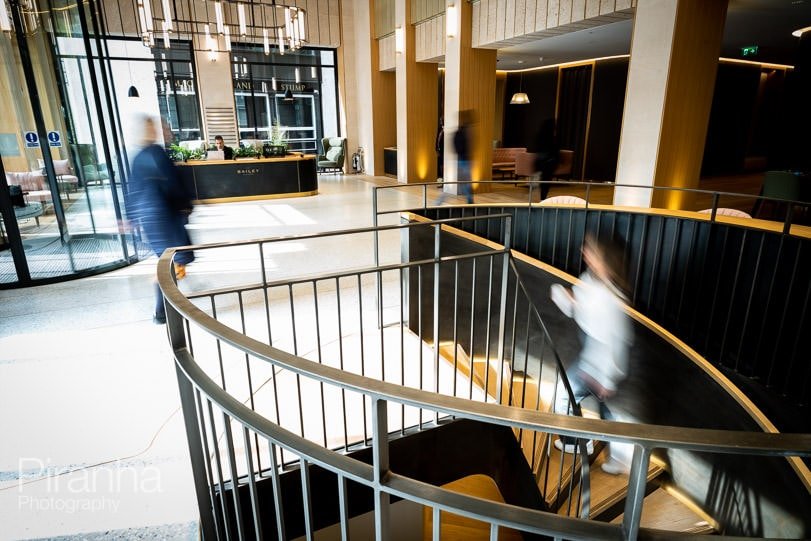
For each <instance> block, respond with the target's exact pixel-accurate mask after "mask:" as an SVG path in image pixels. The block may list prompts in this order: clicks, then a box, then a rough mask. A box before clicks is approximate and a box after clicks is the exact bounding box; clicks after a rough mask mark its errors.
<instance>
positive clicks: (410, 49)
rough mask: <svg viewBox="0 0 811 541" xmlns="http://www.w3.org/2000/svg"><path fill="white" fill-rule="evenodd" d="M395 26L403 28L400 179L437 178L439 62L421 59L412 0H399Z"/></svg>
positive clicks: (399, 86)
mask: <svg viewBox="0 0 811 541" xmlns="http://www.w3.org/2000/svg"><path fill="white" fill-rule="evenodd" d="M394 26H395V28H399V29H401V30H402V32H403V44H404V47H403V51H402V52H399V53H397V56H396V59H395V66H396V70H397V180H398V181H399V182H426V181H429V180H436V151H435V144H436V126H437V119H438V116H439V113H438V99H439V94H438V93H439V80H438V77H437V66H436V64H431V63H427V62H417V56H416V43H415V40H414V35H415V31H414V25H413V24H412V21H411V0H395V4H394ZM397 32H399V30H397Z"/></svg>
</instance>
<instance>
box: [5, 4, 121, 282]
mask: <svg viewBox="0 0 811 541" xmlns="http://www.w3.org/2000/svg"><path fill="white" fill-rule="evenodd" d="M0 1H2V0H0ZM5 5H6V4H4V7H5ZM36 5H37V4H36V3H33V2H31V3H27V2H21V3H19V4H17V3H14V4H13V5H11V6H9V10H10V13H9V21H8V26H9V28H8V29H6V28H3V30H6V31H4V32H0V73H2V76H0V160H2V172H3V173H4V176H5V179H4V180H5V182H4V183H2V184H0V192H2V193H0V210H1V211H2V219H3V222H2V226H0V239H2V240H0V287H4V286H8V285H9V284H11V285H31V284H35V283H37V282H41V281H55V280H60V279H65V278H66V277H70V276H73V275H82V274H85V273H88V272H90V271H93V270H103V269H106V268H111V267H113V266H120V265H123V264H125V263H127V262H131V261H133V258H134V254H135V249H134V248H135V247H134V246H133V242H132V239H131V238H129V235H125V234H124V232H123V228H122V225H121V224H122V211H121V209H122V207H123V205H122V202H123V191H122V187H121V184H120V183H119V182H116V180H117V178H123V176H124V174H123V169H122V164H121V163H118V161H117V159H116V158H117V157H118V156H120V155H122V153H120V152H115V151H114V149H115V148H117V142H116V132H115V129H114V126H116V125H117V124H116V122H117V120H116V119H115V118H113V116H114V114H113V113H112V111H113V108H112V107H111V101H110V100H111V98H112V93H111V92H110V91H109V90H108V89H109V88H111V87H110V86H109V84H108V81H109V80H110V77H109V73H105V69H106V65H105V64H104V62H103V61H102V60H101V59H100V58H101V56H102V55H101V54H100V50H101V49H102V47H103V44H102V42H101V41H100V40H98V39H96V37H95V35H96V32H93V30H92V28H91V26H90V21H92V18H91V17H89V12H88V10H89V9H91V8H90V6H89V5H88V4H85V3H81V2H79V3H75V2H74V3H70V4H68V3H66V2H65V1H61V2H60V1H59V0H56V1H55V2H53V3H50V4H49V6H52V7H51V9H52V10H54V11H46V10H37V9H36ZM57 8H58V11H56V10H57ZM51 13H58V14H59V17H52V16H51ZM91 38H92V39H91ZM119 172H120V173H121V174H119V175H118V177H117V173H119ZM6 203H10V204H6ZM4 247H5V249H3V248H4Z"/></svg>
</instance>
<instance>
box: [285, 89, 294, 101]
mask: <svg viewBox="0 0 811 541" xmlns="http://www.w3.org/2000/svg"><path fill="white" fill-rule="evenodd" d="M284 101H293V92H292V91H291V90H290V89H289V88H288V89H287V90H285V91H284Z"/></svg>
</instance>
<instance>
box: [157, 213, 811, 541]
mask: <svg viewBox="0 0 811 541" xmlns="http://www.w3.org/2000/svg"><path fill="white" fill-rule="evenodd" d="M469 221H471V218H454V219H447V220H437V221H432V222H428V223H406V224H400V225H394V226H386V227H374V228H365V229H357V230H348V231H337V232H330V233H323V234H316V235H303V236H298V237H292V238H280V239H265V240H254V241H244V242H230V243H219V244H212V245H205V246H196V247H194V250H195V251H196V253H197V255H198V263H195V265H199V267H198V269H199V270H196V271H195V272H199V271H202V272H205V269H206V265H207V264H208V263H210V262H213V261H217V259H216V257H213V256H211V255H210V254H213V253H217V252H218V251H223V252H226V253H229V254H230V253H238V254H239V258H240V259H239V260H240V265H241V267H242V268H244V269H245V272H244V273H243V275H239V276H237V277H236V278H235V279H230V277H229V279H227V280H226V279H224V278H223V280H222V281H221V282H220V281H218V279H219V278H220V277H219V276H217V274H216V272H214V273H212V279H211V283H207V284H206V288H205V289H199V290H193V287H192V288H191V289H192V290H189V288H190V286H184V289H185V290H184V291H181V289H180V288H178V286H177V283H176V281H175V279H174V276H173V267H172V259H173V257H174V255H175V254H176V253H177V252H178V251H179V250H168V251H167V252H166V253H165V254H164V255H163V256H162V257H161V259H160V262H159V265H158V279H159V283H160V286H161V289H162V290H163V292H164V295H165V297H166V302H167V322H168V325H167V329H168V336H169V341H170V343H171V347H172V350H173V352H174V356H175V362H176V367H177V376H178V384H179V389H180V395H181V402H182V406H183V414H184V419H185V424H186V432H187V437H188V441H189V449H190V456H191V462H192V468H193V474H194V481H195V487H196V493H197V499H198V506H199V509H200V519H201V529H202V532H203V536H204V538H205V539H214V538H216V539H232V538H238V539H251V538H256V539H263V538H266V537H268V538H274V537H275V538H277V539H290V538H293V537H296V536H297V535H298V534H301V535H303V536H304V537H306V538H307V539H312V538H313V537H314V532H315V531H316V530H317V529H319V528H320V527H321V526H323V525H324V521H325V520H326V519H325V518H324V517H323V514H324V509H323V506H324V505H326V504H325V503H324V501H323V500H324V498H327V499H329V500H330V501H334V502H333V503H334V508H335V514H334V515H331V516H332V518H331V519H330V520H332V523H334V524H335V525H337V528H338V530H339V535H340V537H341V538H342V539H348V538H349V535H350V530H351V526H352V523H353V520H357V518H353V517H355V515H354V514H353V512H352V511H351V508H352V506H353V500H354V499H355V498H356V497H357V494H358V491H359V490H361V489H362V490H366V491H368V495H370V497H369V498H368V499H369V501H370V502H371V503H370V505H371V510H372V511H373V513H372V516H373V524H374V530H375V538H376V539H379V540H383V539H390V538H391V529H392V528H399V527H402V525H399V524H395V521H396V516H393V511H392V507H393V506H394V505H398V504H394V503H393V499H398V500H404V501H406V502H413V503H414V504H417V505H422V506H426V507H427V508H430V509H431V513H432V517H433V526H434V527H433V538H434V539H438V538H439V536H440V533H441V516H442V515H441V514H440V511H444V512H450V513H453V514H457V515H461V516H465V517H470V518H474V519H476V520H479V521H482V522H484V523H486V524H488V525H489V526H488V527H489V530H490V538H491V539H497V538H498V535H499V528H512V529H516V530H519V531H521V532H526V533H530V534H538V535H546V536H552V537H554V538H565V539H589V540H599V539H619V538H623V539H636V538H642V537H646V536H647V535H648V533H647V532H646V531H645V530H644V529H643V530H640V526H639V524H640V517H641V511H642V505H643V498H644V495H645V481H646V476H647V472H648V465H649V461H650V456H651V452H652V450H653V449H657V448H661V449H689V450H693V451H702V452H711V453H729V454H735V455H746V456H751V457H752V461H753V464H757V463H758V457H760V459H765V457H804V456H811V435H808V434H774V433H752V432H734V431H721V430H702V429H691V428H677V427H667V426H652V425H644V424H628V423H618V422H609V421H600V420H595V419H588V418H582V417H577V416H563V415H556V414H554V413H552V412H551V407H552V404H553V403H554V400H555V396H554V394H555V392H556V391H557V389H558V388H559V385H558V377H559V376H560V374H561V371H560V367H561V365H560V358H559V356H558V355H557V354H556V353H555V351H554V348H553V347H552V343H551V342H552V340H551V337H550V336H549V334H548V333H547V331H546V328H545V326H544V324H543V321H542V320H541V319H540V316H539V315H538V313H537V310H536V309H535V308H534V307H533V305H532V302H531V301H530V299H529V296H528V294H527V291H526V288H525V287H524V284H523V282H522V280H521V277H520V275H519V274H518V271H517V268H516V267H515V265H514V263H513V261H512V259H511V255H510V247H509V243H508V242H507V243H505V245H504V246H497V247H493V246H487V245H480V247H479V248H477V249H475V250H470V251H467V252H465V253H461V254H454V255H446V254H444V252H443V250H442V236H443V226H454V227H458V226H459V225H460V224H461V223H462V222H469ZM473 221H475V222H477V223H483V224H485V225H484V227H485V228H490V227H493V228H497V229H500V230H502V231H504V232H505V233H506V234H505V238H507V239H509V238H511V236H510V234H509V231H510V229H511V219H510V217H509V216H507V215H505V214H495V215H488V216H479V217H476V218H475V219H473ZM416 228H420V230H425V229H429V230H431V231H433V233H432V234H431V237H432V238H433V241H434V244H433V247H432V250H433V253H434V257H433V258H430V259H419V260H413V261H412V260H410V258H408V257H407V256H404V259H406V261H383V260H384V259H386V258H385V257H383V256H382V255H381V251H383V250H385V249H386V241H383V242H379V239H380V238H383V237H385V238H386V239H388V240H389V241H392V240H394V243H393V244H395V246H394V247H393V249H391V248H392V247H390V246H389V247H388V248H389V249H388V250H387V253H388V254H389V256H390V255H391V254H392V253H394V254H400V253H401V250H402V251H403V253H404V254H405V253H406V252H407V251H408V241H407V240H406V236H405V232H407V231H409V230H414V229H416ZM392 233H400V234H401V235H403V241H402V242H401V241H400V238H399V237H394V239H392ZM358 237H360V238H362V239H363V241H362V242H368V243H370V244H366V250H367V253H369V252H372V249H373V247H374V253H375V258H376V261H377V264H371V265H358V267H357V268H353V269H348V270H341V271H334V272H314V273H306V272H305V273H302V275H300V276H296V277H291V278H280V279H277V280H272V279H271V278H270V277H271V275H272V272H271V269H270V265H269V261H270V260H271V256H270V255H269V254H276V255H279V254H284V253H285V250H284V249H283V248H282V246H283V245H284V244H290V243H295V244H296V245H298V246H299V249H298V250H297V251H292V250H291V252H292V254H291V258H292V257H301V253H302V252H307V251H312V250H318V249H319V248H321V247H323V246H324V244H323V242H324V241H328V242H329V244H330V245H332V246H337V247H338V249H340V246H342V245H344V244H346V245H347V246H352V249H357V246H356V245H355V244H353V243H355V242H357V238H358ZM350 239H354V240H350ZM372 245H373V246H372ZM301 247H303V249H301ZM228 260H229V261H230V260H232V258H231V257H228ZM283 267H284V265H282V264H281V263H278V264H276V268H278V269H281V268H283ZM447 276H452V277H453V279H452V280H451V282H450V287H447V286H448V285H449V284H448V282H447V280H446V277H447ZM443 280H446V281H444V282H443ZM482 280H484V283H485V284H486V287H485V288H484V289H485V290H486V291H487V294H486V295H482V294H480V293H477V292H479V291H480V289H481V287H470V288H469V289H470V291H471V292H472V293H471V295H470V296H469V297H464V296H463V295H464V294H463V290H464V289H465V284H476V283H477V282H478V286H481V285H482V284H481V281H482ZM440 284H441V285H442V286H443V287H444V289H442V288H440V287H439V285H440ZM415 304H416V306H415ZM439 310H451V312H452V313H453V314H454V326H453V339H452V340H450V342H449V343H443V338H442V332H441V331H440V329H439V328H438V321H439V317H438V311H439ZM448 348H449V349H450V352H448ZM531 382H534V386H533V385H530V383H531ZM563 386H564V387H567V385H566V384H565V383H563ZM567 392H568V394H569V395H570V394H571V390H570V389H567ZM528 402H531V403H529V404H528ZM527 406H529V407H527ZM462 420H468V421H472V422H477V423H482V424H483V425H486V426H493V427H506V428H507V429H509V430H511V431H512V433H513V434H514V435H515V438H516V441H517V443H518V445H519V448H520V449H521V451H522V453H523V454H524V457H525V458H526V460H527V464H528V466H529V467H530V470H531V471H532V473H534V474H535V479H536V480H540V479H544V480H545V482H544V483H540V484H539V485H540V486H539V490H541V491H542V493H541V495H542V497H543V498H544V499H545V500H548V499H549V498H547V497H548V496H549V494H548V492H549V491H568V494H569V498H568V499H569V501H572V498H575V499H578V498H579V500H580V501H579V502H577V503H575V505H573V506H572V505H570V508H569V511H570V514H571V516H564V515H563V514H558V512H561V510H560V509H554V510H552V509H537V508H530V507H521V506H516V505H514V504H509V503H499V502H495V501H487V500H483V499H480V498H476V497H473V496H468V495H465V494H460V493H455V492H452V491H449V490H447V489H443V488H441V487H439V486H434V485H431V484H429V483H426V482H424V481H421V480H419V479H417V478H415V477H413V476H407V475H402V474H401V473H398V471H395V470H393V469H392V468H391V466H390V458H391V449H392V446H393V445H394V443H395V442H396V441H397V440H398V439H402V438H409V437H412V436H414V434H418V433H420V432H424V431H429V430H435V429H438V428H439V427H442V426H446V425H448V424H449V423H454V422H460V421H462ZM552 434H557V435H565V436H572V437H577V438H582V439H583V440H585V439H599V440H604V441H612V442H625V443H630V444H632V445H633V447H634V453H633V463H632V466H631V473H630V483H629V492H628V497H627V500H626V505H625V514H624V518H623V521H622V523H621V524H606V523H600V522H596V521H590V520H586V519H585V517H587V516H588V506H589V501H588V498H589V495H588V492H589V491H588V486H587V480H588V479H589V475H588V460H582V459H583V458H585V445H580V453H581V457H580V458H581V460H579V461H577V460H576V459H575V457H572V458H571V461H572V463H570V465H569V466H567V467H568V468H570V469H573V468H575V467H577V466H575V464H577V465H579V468H580V475H579V476H578V475H574V474H572V475H570V476H569V477H568V480H565V481H566V483H567V484H564V483H563V481H564V476H563V475H558V477H557V478H556V479H555V477H554V476H555V472H550V469H549V464H550V459H549V456H550V447H551V446H550V444H551V441H552V440H551V437H550V435H552ZM363 449H369V450H370V451H371V458H370V460H369V461H363V460H361V459H359V458H358V456H357V455H354V454H353V453H354V452H357V451H359V450H363ZM578 462H579V463H578ZM560 465H561V468H560V471H562V470H563V469H564V465H563V462H561V464H560ZM792 465H793V467H795V468H796V469H798V471H800V474H799V475H800V477H798V478H797V482H798V483H802V482H805V483H808V482H809V478H808V477H805V478H802V477H801V476H802V474H803V473H805V474H806V475H807V470H805V471H803V466H802V464H801V463H800V462H799V461H798V460H796V459H793V462H792ZM296 472H297V473H296ZM321 472H330V473H331V474H332V475H334V476H335V483H334V492H333V493H332V494H331V495H329V496H328V497H327V496H324V495H323V494H314V492H313V486H314V483H316V482H317V480H316V477H318V476H320V475H321ZM573 473H574V472H573ZM290 475H298V477H299V481H297V482H296V483H295V484H294V485H295V490H293V489H291V486H293V485H291V482H290V481H289V479H290ZM581 480H582V481H583V482H582V483H581V482H580V481H581ZM330 486H332V485H330ZM266 487H270V488H269V489H268V488H266ZM363 494H364V495H366V494H367V493H366V492H364V493H363ZM364 497H366V496H364ZM557 499H560V498H557ZM330 505H332V504H330ZM319 506H322V507H321V508H319ZM330 509H332V507H330ZM291 510H294V511H291ZM291 515H295V516H296V517H299V519H300V520H297V521H296V524H293V523H291V522H290V516H291ZM299 522H300V524H299ZM656 535H657V536H658V537H657V538H659V539H670V538H673V539H676V538H679V537H680V534H678V533H675V532H657V534H656Z"/></svg>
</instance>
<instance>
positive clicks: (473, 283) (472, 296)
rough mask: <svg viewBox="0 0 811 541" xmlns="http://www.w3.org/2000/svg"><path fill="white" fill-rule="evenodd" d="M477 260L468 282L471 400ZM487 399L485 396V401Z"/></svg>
mask: <svg viewBox="0 0 811 541" xmlns="http://www.w3.org/2000/svg"><path fill="white" fill-rule="evenodd" d="M477 261H478V259H477V258H475V257H474V258H473V264H472V278H471V283H470V346H469V348H468V354H467V355H468V358H469V359H470V370H469V371H468V372H469V374H468V384H469V389H468V400H473V372H474V367H475V361H474V360H473V355H474V349H473V347H474V346H475V343H474V341H473V339H474V336H475V335H476V334H475V332H474V331H475V329H476V262H477ZM486 401H487V397H486V396H485V402H486Z"/></svg>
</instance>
